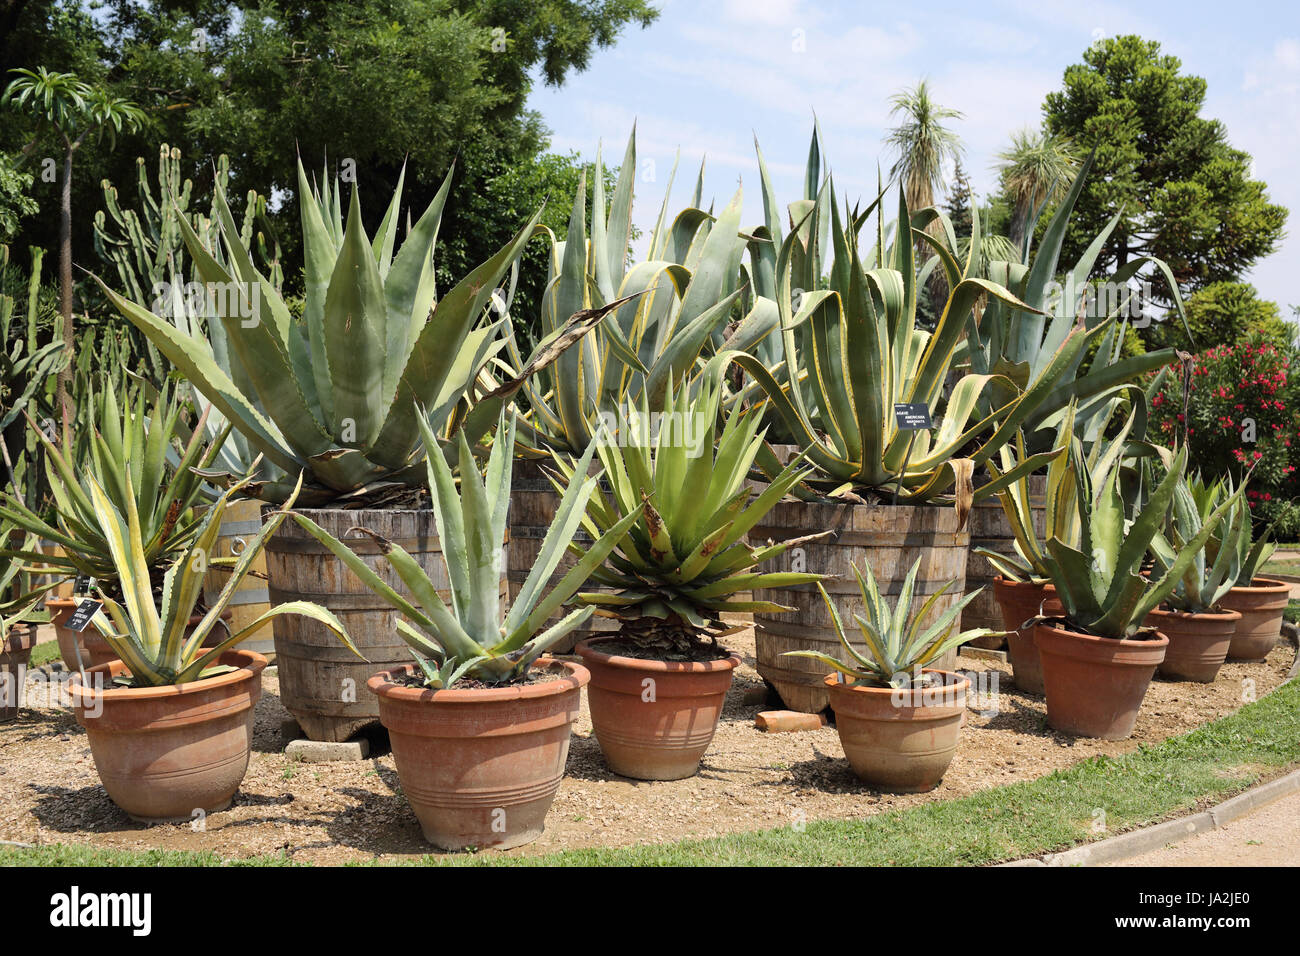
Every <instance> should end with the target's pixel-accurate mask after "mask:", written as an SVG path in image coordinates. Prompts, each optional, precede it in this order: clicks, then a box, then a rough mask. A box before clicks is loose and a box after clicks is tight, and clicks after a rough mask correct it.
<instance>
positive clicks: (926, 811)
mask: <svg viewBox="0 0 1300 956" xmlns="http://www.w3.org/2000/svg"><path fill="white" fill-rule="evenodd" d="M1297 764H1300V681H1297V680H1292V681H1289V682H1288V683H1286V684H1283V685H1282V686H1281V687H1279V688H1278V689H1277V690H1275V691H1274V692H1273V693H1271V694H1269V695H1268V696H1267V697H1265V698H1264V699H1262V700H1260V701H1257V702H1256V703H1253V704H1247V705H1246V706H1244V707H1243V708H1242V709H1241V710H1240V711H1238V712H1237V713H1235V714H1232V715H1230V716H1227V717H1223V718H1220V719H1219V720H1216V721H1213V722H1211V723H1209V724H1206V725H1205V726H1204V727H1200V728H1198V729H1196V730H1194V731H1192V732H1190V733H1188V734H1185V735H1183V736H1181V737H1174V738H1171V739H1169V740H1166V741H1164V742H1162V743H1160V744H1156V745H1153V746H1144V747H1141V748H1139V749H1138V750H1136V751H1134V752H1132V753H1129V754H1125V755H1124V756H1121V757H1113V758H1112V757H1099V758H1092V759H1089V760H1085V761H1082V762H1081V763H1078V764H1076V765H1075V766H1073V767H1069V768H1067V769H1065V770H1060V771H1057V772H1055V773H1052V774H1049V775H1048V776H1045V777H1040V778H1038V779H1036V780H1029V781H1025V782H1022V783H1015V784H1010V785H1008V786H1004V787H996V788H993V789H991V790H985V791H982V792H981V793H977V794H973V795H971V796H969V797H963V798H962V799H960V800H949V801H944V802H936V803H929V804H925V805H923V806H919V807H913V808H910V809H907V810H897V811H892V812H889V813H881V814H877V815H875V816H870V817H866V818H864V819H862V820H834V821H824V822H818V823H809V824H808V825H807V826H806V828H804V829H803V830H795V829H794V828H792V827H782V828H781V829H777V830H764V831H760V832H757V833H739V834H733V835H731V836H725V837H716V838H711V839H705V840H688V841H684V842H681V843H670V844H663V845H658V846H647V847H626V848H619V849H593V850H570V851H565V852H561V853H553V854H548V855H544V856H527V857H521V856H504V855H502V854H497V853H492V852H484V853H479V854H449V855H434V854H430V855H429V856H426V857H423V858H421V859H418V860H415V861H413V862H415V863H418V864H424V865H451V866H485V865H486V866H510V865H522V866H541V865H548V864H549V865H560V866H591V865H613V866H631V865H635V866H691V865H732V866H738V865H739V866H743V865H760V866H771V865H786V864H789V865H849V866H886V865H898V866H928V865H949V864H966V865H979V864H987V863H997V862H1001V861H1003V860H1011V859H1017V858H1020V857H1025V856H1036V855H1039V854H1042V853H1046V852H1050V851H1056V850H1062V849H1065V848H1067V847H1070V846H1075V845H1078V844H1080V843H1087V842H1089V841H1091V840H1097V839H1102V838H1104V837H1106V836H1113V835H1114V834H1116V833H1119V832H1122V831H1124V830H1129V829H1133V828H1135V827H1140V826H1144V825H1147V824H1150V823H1154V822H1157V821H1159V820H1162V819H1164V818H1167V817H1171V816H1178V815H1181V814H1183V813H1185V812H1187V811H1188V810H1190V809H1192V808H1194V807H1196V806H1198V805H1201V804H1205V803H1214V802H1218V801H1220V800H1222V799H1224V798H1226V797H1228V796H1231V795H1232V794H1234V793H1237V792H1240V791H1242V790H1244V789H1246V788H1248V787H1250V786H1252V785H1253V784H1255V783H1257V782H1259V781H1260V780H1262V779H1264V778H1267V777H1273V776H1276V775H1278V774H1279V773H1280V772H1282V771H1284V770H1286V769H1288V768H1291V767H1293V766H1295V765H1297ZM1097 811H1102V812H1104V814H1105V822H1106V830H1105V831H1104V832H1101V833H1094V832H1093V821H1094V819H1096V813H1097ZM0 865H33V866H58V865H90V866H222V865H232V866H285V865H293V862H292V861H291V860H289V859H288V858H287V857H284V856H270V857H254V858H250V859H245V860H224V859H221V858H220V857H218V856H216V855H215V854H211V853H190V852H176V851H161V850H150V851H144V852H137V851H123V850H99V849H92V848H88V847H82V846H69V845H62V844H60V845H52V846H45V847H39V848H35V849H30V850H28V849H21V848H14V847H0Z"/></svg>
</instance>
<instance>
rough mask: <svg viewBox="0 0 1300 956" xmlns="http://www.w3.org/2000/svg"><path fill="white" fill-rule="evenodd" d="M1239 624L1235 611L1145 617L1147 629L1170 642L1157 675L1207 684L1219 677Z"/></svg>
mask: <svg viewBox="0 0 1300 956" xmlns="http://www.w3.org/2000/svg"><path fill="white" fill-rule="evenodd" d="M1240 620H1241V615H1240V614H1238V613H1237V612H1236V611H1224V612H1223V613H1209V612H1206V613H1197V614H1189V613H1187V612H1186V611H1166V610H1161V609H1157V610H1154V611H1152V612H1151V613H1150V614H1148V615H1147V619H1146V623H1147V625H1148V626H1150V627H1154V628H1155V629H1156V630H1158V631H1159V632H1160V633H1161V634H1164V635H1165V636H1166V637H1168V638H1169V649H1168V650H1166V651H1165V659H1164V660H1163V661H1161V662H1160V666H1159V667H1158V668H1157V669H1156V673H1158V674H1159V675H1160V676H1161V677H1167V678H1169V679H1170V680H1192V681H1200V682H1201V683H1203V684H1208V683H1210V682H1211V681H1212V680H1214V678H1215V677H1217V676H1218V675H1219V668H1220V667H1222V666H1223V662H1224V660H1225V659H1226V658H1227V656H1228V647H1229V645H1231V644H1232V635H1233V633H1234V632H1235V631H1236V629H1237V622H1238V621H1240Z"/></svg>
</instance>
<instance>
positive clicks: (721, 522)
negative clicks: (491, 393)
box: [552, 376, 829, 649]
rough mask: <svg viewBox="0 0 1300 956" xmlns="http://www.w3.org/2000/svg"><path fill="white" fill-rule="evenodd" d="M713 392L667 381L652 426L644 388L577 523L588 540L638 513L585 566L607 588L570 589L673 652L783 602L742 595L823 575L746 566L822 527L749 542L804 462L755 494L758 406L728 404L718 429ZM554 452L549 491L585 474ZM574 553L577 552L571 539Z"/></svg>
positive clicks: (609, 442)
mask: <svg viewBox="0 0 1300 956" xmlns="http://www.w3.org/2000/svg"><path fill="white" fill-rule="evenodd" d="M722 397H723V395H722V387H721V385H720V384H719V383H718V381H717V379H716V377H715V376H709V377H706V378H705V379H703V380H702V382H701V385H700V389H699V391H698V392H697V393H696V394H695V395H694V396H693V397H692V396H690V394H689V389H688V388H687V387H686V386H685V385H683V386H682V387H681V388H679V389H673V388H670V389H669V391H668V392H667V397H666V399H665V405H664V409H663V411H662V412H661V413H659V414H660V418H659V427H658V429H657V433H656V432H655V430H654V429H653V421H654V419H653V418H652V414H653V413H652V412H651V409H650V404H649V401H648V400H647V399H646V397H645V396H644V395H643V396H642V401H641V405H640V414H639V416H638V418H637V419H636V420H635V421H633V420H631V419H629V420H628V421H626V422H624V423H622V429H623V430H621V431H620V432H619V433H617V434H615V433H606V434H605V435H604V436H603V437H602V438H601V439H600V442H599V454H600V460H601V463H602V464H603V465H604V468H605V474H606V476H607V479H608V481H609V492H608V493H606V492H605V491H603V490H601V491H598V492H597V493H596V494H594V495H593V496H592V498H591V500H590V502H589V503H588V505H587V513H586V516H585V518H584V520H583V524H584V525H585V527H586V530H587V532H588V533H589V534H590V535H591V536H592V537H593V538H596V537H598V536H600V535H602V534H605V533H607V532H608V531H609V530H610V529H612V528H616V527H619V526H621V525H622V523H623V522H624V521H625V520H626V519H627V518H628V517H629V516H633V515H636V516H637V518H636V520H635V523H633V524H632V526H631V531H630V533H629V534H628V535H627V537H626V538H625V539H624V540H623V542H622V543H621V544H620V545H619V546H618V548H617V549H616V550H615V551H614V552H613V553H612V554H610V555H609V557H608V559H607V561H606V563H605V565H604V566H603V567H600V568H597V569H596V570H594V571H593V572H592V574H591V578H592V580H593V581H595V582H597V583H599V584H603V585H606V586H607V587H608V588H610V589H611V591H609V592H591V593H586V592H584V593H582V594H580V595H579V598H580V599H581V600H582V601H584V602H587V603H590V604H593V605H595V606H596V607H598V608H600V609H601V612H602V613H603V614H606V615H609V616H613V617H617V618H620V619H622V620H623V621H624V628H623V631H624V633H625V634H628V635H635V636H637V637H638V638H639V639H643V640H644V641H645V642H647V643H649V644H653V645H658V646H667V647H672V648H675V649H682V648H684V647H686V646H688V645H689V644H690V643H691V642H692V641H693V640H695V639H697V638H698V637H699V636H700V635H702V634H703V633H706V632H713V631H715V630H717V629H718V628H721V627H723V626H724V625H723V623H722V619H721V615H722V614H723V613H724V612H728V611H764V612H780V611H788V610H792V608H787V607H784V606H782V605H778V604H774V603H772V602H769V601H754V600H749V599H748V598H747V597H746V596H745V592H748V591H751V590H752V589H754V588H764V587H766V588H780V587H793V586H796V585H800V584H809V583H812V582H814V581H818V580H820V579H821V577H822V576H821V575H818V574H809V573H802V572H761V571H756V570H754V569H755V568H757V567H758V566H759V565H761V564H763V563H764V562H766V561H767V560H769V559H771V558H773V557H775V556H777V555H778V554H781V553H782V552H783V551H785V550H786V549H788V548H791V547H795V546H798V545H799V544H801V543H803V542H805V541H808V540H812V539H813V538H819V537H821V536H822V535H812V536H809V537H806V538H797V539H791V540H788V541H783V542H781V543H779V544H771V543H767V544H762V545H758V546H753V545H751V544H750V543H749V542H748V541H747V540H746V535H747V533H748V532H749V530H750V529H751V528H752V527H753V526H754V525H755V524H756V523H757V522H758V521H760V520H761V519H762V518H763V517H764V516H765V515H766V514H767V513H768V512H769V511H770V510H771V509H772V507H773V506H774V505H775V504H776V503H777V502H778V501H780V500H781V498H783V497H784V496H785V494H786V492H787V491H789V490H790V489H791V488H793V487H794V485H795V484H796V483H798V482H799V481H801V480H803V479H805V478H806V477H807V476H808V475H809V473H810V471H811V470H810V469H808V468H806V467H805V466H804V465H803V463H802V461H801V460H799V459H796V460H795V461H793V462H791V463H790V464H789V465H788V466H787V467H786V468H785V469H784V470H782V471H781V473H780V474H778V475H777V476H776V477H775V478H774V479H773V480H772V482H771V483H770V484H769V485H768V486H767V487H766V488H764V489H763V491H762V492H761V493H759V494H757V495H754V494H753V492H752V491H751V490H750V488H749V486H748V484H747V483H746V478H747V475H748V473H749V469H750V467H751V465H752V464H753V462H754V460H755V457H756V456H757V455H758V453H759V449H760V448H761V447H762V446H763V434H762V431H761V426H762V416H761V414H760V412H759V411H758V410H757V409H750V410H747V411H737V412H733V413H731V414H729V415H727V416H726V419H725V422H724V424H723V425H722V428H721V431H720V432H719V430H718V421H719V412H720V408H721V405H722ZM554 461H555V463H556V466H557V469H558V472H559V478H558V479H557V478H553V479H552V482H553V484H555V485H556V487H557V488H560V487H562V486H563V483H564V482H572V481H573V480H574V479H575V477H576V476H580V475H581V474H582V472H581V471H580V470H579V469H580V468H581V466H582V464H583V463H582V462H576V463H575V462H574V461H573V460H572V459H571V458H567V457H566V456H562V455H560V454H558V453H557V454H556V455H555V456H554ZM751 499H752V500H751ZM826 533H829V532H826ZM571 550H573V552H574V553H575V554H578V555H582V554H583V553H584V552H583V549H582V548H581V547H580V546H579V545H576V544H574V545H572V546H571Z"/></svg>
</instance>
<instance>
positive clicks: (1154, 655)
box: [1034, 439, 1230, 740]
mask: <svg viewBox="0 0 1300 956" xmlns="http://www.w3.org/2000/svg"><path fill="white" fill-rule="evenodd" d="M1070 455H1071V471H1072V473H1073V476H1074V481H1075V492H1074V504H1073V507H1074V510H1075V512H1076V514H1077V516H1078V522H1079V539H1078V543H1077V544H1070V543H1069V542H1067V541H1064V540H1062V539H1060V538H1058V537H1052V538H1051V539H1049V540H1048V542H1047V551H1046V553H1045V555H1044V564H1045V567H1046V568H1047V570H1048V572H1049V574H1050V576H1051V579H1052V583H1053V584H1054V585H1055V586H1056V593H1057V596H1058V597H1059V599H1060V601H1061V606H1062V608H1063V609H1064V612H1065V613H1064V614H1063V615H1062V616H1061V617H1060V618H1055V619H1050V620H1043V621H1039V622H1038V624H1037V626H1036V628H1035V630H1034V642H1035V643H1036V644H1037V645H1038V654H1039V658H1040V660H1041V662H1042V668H1043V684H1044V687H1045V689H1046V693H1047V721H1048V723H1049V724H1051V726H1053V727H1055V728H1056V729H1057V730H1062V731H1065V732H1067V733H1073V734H1078V735H1080V736H1084V737H1101V738H1103V739H1106V740H1123V739H1124V738H1126V737H1128V736H1129V735H1130V734H1131V733H1132V732H1133V727H1134V724H1135V723H1136V722H1137V715H1138V711H1139V709H1140V708H1141V706H1142V699H1143V698H1144V697H1145V696H1146V691H1147V687H1148V685H1149V684H1150V683H1151V678H1152V676H1153V675H1154V674H1155V670H1156V668H1157V667H1158V666H1159V665H1160V662H1161V661H1163V660H1164V657H1165V651H1166V650H1167V648H1168V647H1169V638H1168V637H1167V636H1165V635H1164V634H1162V633H1160V632H1159V631H1157V630H1156V629H1155V628H1154V627H1152V626H1151V625H1150V624H1148V623H1146V621H1147V616H1148V615H1149V614H1150V612H1151V611H1152V610H1154V609H1155V608H1156V607H1157V606H1158V605H1159V604H1160V602H1161V601H1163V600H1165V598H1167V597H1168V596H1169V594H1170V593H1171V592H1172V591H1173V590H1174V588H1175V587H1176V586H1177V584H1178V581H1179V579H1180V578H1181V577H1182V576H1183V574H1184V572H1185V571H1186V570H1187V568H1188V566H1189V565H1191V564H1192V562H1193V561H1194V560H1195V559H1196V556H1197V553H1198V552H1199V551H1200V550H1201V549H1202V548H1204V547H1205V544H1206V542H1207V541H1208V540H1209V538H1210V535H1211V534H1212V533H1213V532H1214V530H1215V527H1216V526H1217V524H1218V522H1219V521H1220V520H1221V519H1222V517H1223V515H1224V514H1225V513H1226V512H1227V510H1228V508H1229V507H1230V505H1229V504H1228V503H1227V502H1225V503H1224V504H1222V505H1220V506H1219V507H1218V508H1217V509H1215V511H1214V512H1212V513H1211V514H1210V515H1209V516H1208V518H1207V520H1206V521H1205V522H1204V524H1203V525H1202V527H1201V529H1200V531H1199V532H1198V533H1196V534H1195V535H1193V536H1192V537H1191V538H1190V539H1188V540H1186V541H1185V542H1183V547H1182V550H1181V551H1180V552H1179V553H1178V554H1177V555H1176V556H1175V557H1174V558H1173V561H1172V562H1171V563H1170V565H1169V566H1168V567H1167V568H1165V569H1163V573H1160V574H1150V575H1147V574H1143V573H1142V564H1143V560H1144V558H1145V557H1146V555H1147V552H1148V550H1150V548H1151V544H1152V542H1153V541H1154V540H1155V538H1156V535H1157V534H1159V533H1160V529H1161V527H1162V525H1163V524H1164V520H1165V514H1166V512H1167V511H1168V509H1169V508H1170V506H1171V503H1172V502H1173V499H1174V494H1175V491H1176V489H1177V487H1178V484H1179V482H1180V481H1181V480H1182V477H1183V473H1184V471H1185V469H1186V467H1187V450H1186V449H1185V448H1184V449H1180V450H1179V451H1178V453H1177V454H1175V455H1174V456H1173V458H1172V460H1171V461H1170V463H1169V468H1168V471H1167V472H1166V474H1165V476H1164V478H1163V479H1162V480H1161V481H1160V483H1159V484H1158V485H1157V486H1156V487H1155V488H1154V489H1153V490H1152V492H1151V494H1150V496H1149V497H1148V498H1147V500H1146V501H1145V502H1144V503H1143V504H1142V507H1140V508H1137V509H1135V514H1134V515H1133V516H1132V517H1131V518H1130V517H1128V516H1127V515H1126V513H1125V509H1124V502H1123V500H1122V498H1121V495H1120V485H1119V480H1120V462H1119V456H1117V455H1114V456H1106V457H1105V461H1104V464H1103V465H1102V466H1101V467H1100V468H1099V469H1098V470H1097V471H1096V472H1094V473H1092V474H1090V473H1089V470H1088V466H1087V463H1086V461H1085V459H1084V456H1083V453H1082V449H1081V446H1080V444H1079V442H1078V440H1077V439H1076V440H1075V442H1074V444H1073V445H1072V446H1071V449H1070Z"/></svg>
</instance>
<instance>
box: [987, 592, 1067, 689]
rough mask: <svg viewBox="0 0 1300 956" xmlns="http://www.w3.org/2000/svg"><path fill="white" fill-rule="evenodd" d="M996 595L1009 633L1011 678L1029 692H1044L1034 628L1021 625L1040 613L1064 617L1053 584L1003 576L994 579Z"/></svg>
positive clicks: (1004, 625)
mask: <svg viewBox="0 0 1300 956" xmlns="http://www.w3.org/2000/svg"><path fill="white" fill-rule="evenodd" d="M993 597H994V599H995V600H996V601H997V602H998V609H999V610H1000V611H1001V612H1002V626H1003V627H1004V628H1006V629H1007V630H1008V631H1011V632H1012V633H1011V634H1009V635H1007V660H1009V661H1010V662H1011V679H1012V680H1014V681H1015V682H1016V686H1017V687H1019V688H1020V689H1021V690H1023V691H1025V692H1026V693H1030V694H1039V695H1041V694H1043V693H1044V691H1043V665H1042V663H1041V662H1040V661H1039V659H1038V647H1037V646H1036V645H1035V644H1034V628H1033V626H1030V627H1022V626H1021V625H1023V624H1024V623H1025V622H1026V621H1028V620H1030V619H1031V618H1035V617H1038V616H1040V615H1041V616H1043V617H1061V616H1062V615H1064V614H1065V608H1063V607H1061V602H1060V600H1059V599H1058V598H1057V597H1056V588H1055V587H1054V586H1052V585H1051V584H1035V583H1034V582H1032V581H1024V582H1021V581H1008V580H1007V579H1006V578H1004V577H1002V576H1001V575H997V576H996V577H994V578H993Z"/></svg>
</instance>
